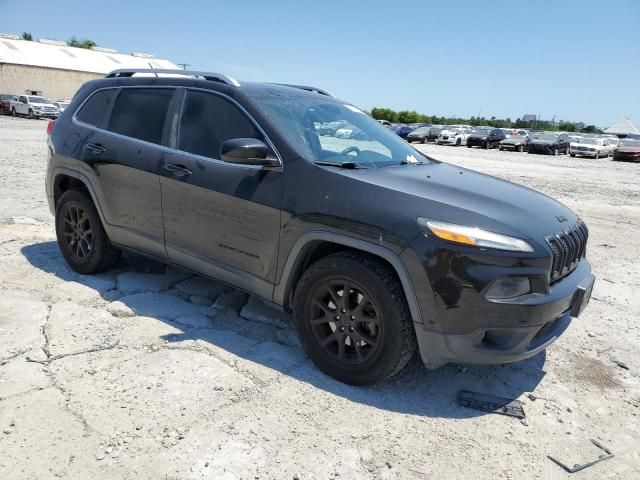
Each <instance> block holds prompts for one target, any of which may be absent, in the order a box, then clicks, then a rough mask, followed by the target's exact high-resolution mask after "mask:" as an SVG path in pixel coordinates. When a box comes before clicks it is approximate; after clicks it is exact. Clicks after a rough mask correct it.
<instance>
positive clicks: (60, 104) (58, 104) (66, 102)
mask: <svg viewBox="0 0 640 480" xmlns="http://www.w3.org/2000/svg"><path fill="white" fill-rule="evenodd" d="M70 103H71V100H58V101H57V102H53V104H54V105H55V106H56V107H58V110H60V113H62V112H64V109H65V108H67V107H68V106H69V104H70Z"/></svg>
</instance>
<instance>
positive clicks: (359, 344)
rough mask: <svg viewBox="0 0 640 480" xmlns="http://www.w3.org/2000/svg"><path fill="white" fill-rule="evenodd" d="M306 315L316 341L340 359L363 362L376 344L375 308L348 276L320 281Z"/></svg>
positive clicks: (376, 309) (376, 323)
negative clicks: (323, 282) (324, 281)
mask: <svg viewBox="0 0 640 480" xmlns="http://www.w3.org/2000/svg"><path fill="white" fill-rule="evenodd" d="M308 317H309V319H310V320H309V321H310V322H311V326H312V330H313V333H314V336H315V338H316V341H317V342H318V344H319V345H320V346H321V348H322V349H323V350H324V351H325V353H326V354H327V355H329V356H332V357H334V358H336V359H337V360H339V361H340V362H345V363H351V364H359V363H363V362H364V361H365V360H366V359H367V358H369V357H370V356H371V355H373V354H374V353H375V351H376V349H377V348H378V346H379V340H380V327H381V325H380V319H379V317H378V308H377V307H376V304H375V302H374V301H373V300H372V299H371V296H370V295H369V294H368V293H367V292H366V291H365V289H364V288H363V287H362V286H360V285H357V284H355V283H353V282H352V281H351V280H348V279H340V278H338V279H334V280H331V281H329V282H327V283H325V284H323V285H320V286H319V287H318V288H317V290H316V292H315V294H314V296H313V301H312V302H311V304H310V305H309V312H308Z"/></svg>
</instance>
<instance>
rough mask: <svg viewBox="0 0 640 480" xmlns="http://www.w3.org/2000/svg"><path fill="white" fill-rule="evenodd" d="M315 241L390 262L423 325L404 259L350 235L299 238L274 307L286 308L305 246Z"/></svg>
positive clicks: (277, 288) (319, 233) (413, 314)
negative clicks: (354, 250)
mask: <svg viewBox="0 0 640 480" xmlns="http://www.w3.org/2000/svg"><path fill="white" fill-rule="evenodd" d="M314 241H324V242H330V243H335V244H338V245H344V246H345V247H350V248H355V249H358V250H362V251H364V252H368V253H370V254H372V255H376V256H378V257H381V258H383V259H384V260H386V261H387V262H389V263H390V264H391V266H392V267H393V269H394V270H395V272H396V274H397V275H398V278H399V279H400V283H401V284H402V289H403V290H404V294H405V296H406V298H407V303H408V305H409V311H410V312H411V317H412V319H413V321H414V322H418V323H423V321H422V315H421V313H420V308H419V306H418V300H417V298H416V294H415V291H414V289H413V284H412V282H411V278H410V277H409V272H408V271H407V268H406V267H405V265H404V263H403V261H402V259H401V258H400V257H399V256H398V255H397V254H396V253H395V252H393V251H392V250H390V249H388V248H386V247H384V246H382V245H378V244H375V243H371V242H368V241H366V240H361V239H359V238H355V237H351V236H349V235H344V234H339V233H332V232H322V231H314V230H312V231H309V232H307V233H305V234H304V235H302V236H301V237H300V238H298V240H297V241H296V243H295V244H294V246H293V248H292V249H291V252H289V256H288V257H287V261H286V263H285V266H284V269H283V271H282V275H281V277H280V283H278V284H276V285H275V286H274V289H273V303H275V304H277V305H285V303H286V300H287V296H288V294H289V292H290V291H291V289H292V288H293V287H294V285H293V284H292V283H293V275H294V273H295V272H296V271H297V269H298V266H299V265H300V262H302V261H303V255H301V253H303V250H304V248H305V246H307V245H309V243H310V242H314Z"/></svg>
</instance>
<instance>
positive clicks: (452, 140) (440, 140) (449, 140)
mask: <svg viewBox="0 0 640 480" xmlns="http://www.w3.org/2000/svg"><path fill="white" fill-rule="evenodd" d="M458 141H460V143H462V140H459V139H458V138H456V137H449V138H447V139H446V140H445V139H443V138H438V139H437V140H436V143H437V144H438V145H456V144H457V142H458Z"/></svg>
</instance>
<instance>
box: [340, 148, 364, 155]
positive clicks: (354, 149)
mask: <svg viewBox="0 0 640 480" xmlns="http://www.w3.org/2000/svg"><path fill="white" fill-rule="evenodd" d="M351 152H356V155H360V149H359V148H358V147H355V146H352V147H347V148H345V149H344V150H342V151H341V152H340V155H349V154H350V153H351Z"/></svg>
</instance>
